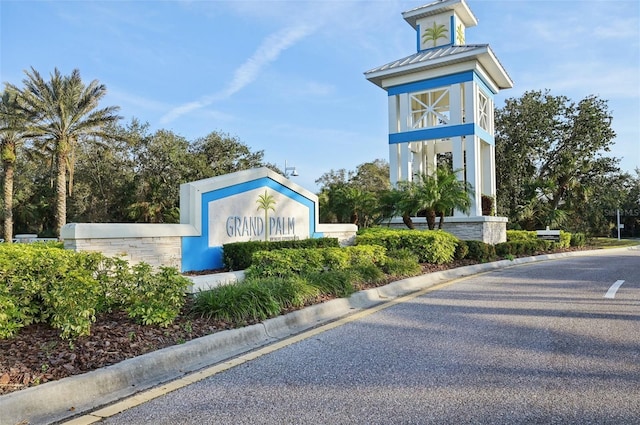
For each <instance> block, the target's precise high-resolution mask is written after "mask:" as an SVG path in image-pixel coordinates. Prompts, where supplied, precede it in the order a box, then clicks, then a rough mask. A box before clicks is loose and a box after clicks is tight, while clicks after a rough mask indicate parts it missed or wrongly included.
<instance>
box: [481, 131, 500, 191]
mask: <svg viewBox="0 0 640 425" xmlns="http://www.w3.org/2000/svg"><path fill="white" fill-rule="evenodd" d="M480 146H481V149H480V151H481V152H482V164H481V169H482V193H483V194H484V195H489V196H495V187H496V182H495V173H494V172H493V170H494V167H495V164H494V161H495V153H494V147H493V145H490V144H489V143H486V142H485V141H483V140H481V141H480Z"/></svg>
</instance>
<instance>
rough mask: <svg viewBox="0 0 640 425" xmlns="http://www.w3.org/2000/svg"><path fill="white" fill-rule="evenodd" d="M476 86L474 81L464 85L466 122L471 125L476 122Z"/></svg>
mask: <svg viewBox="0 0 640 425" xmlns="http://www.w3.org/2000/svg"><path fill="white" fill-rule="evenodd" d="M476 90H477V88H476V85H475V83H474V82H473V81H467V82H466V83H464V122H465V124H470V123H472V122H476V114H477V111H476V99H477V93H476Z"/></svg>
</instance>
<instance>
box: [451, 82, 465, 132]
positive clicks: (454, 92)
mask: <svg viewBox="0 0 640 425" xmlns="http://www.w3.org/2000/svg"><path fill="white" fill-rule="evenodd" d="M461 88H462V85H461V84H453V85H451V87H450V88H449V119H450V123H449V124H450V125H458V124H462V101H463V99H462V96H461Z"/></svg>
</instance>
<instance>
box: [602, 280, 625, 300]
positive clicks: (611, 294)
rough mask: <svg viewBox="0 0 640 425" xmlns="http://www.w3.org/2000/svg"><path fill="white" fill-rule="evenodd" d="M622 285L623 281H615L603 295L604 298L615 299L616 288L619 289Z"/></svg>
mask: <svg viewBox="0 0 640 425" xmlns="http://www.w3.org/2000/svg"><path fill="white" fill-rule="evenodd" d="M623 283H624V280H616V283H614V284H613V285H611V287H610V288H609V290H608V291H607V293H606V294H604V297H605V298H615V297H616V292H617V291H618V288H620V287H621V286H622V284H623Z"/></svg>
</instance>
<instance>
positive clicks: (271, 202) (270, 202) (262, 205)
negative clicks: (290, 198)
mask: <svg viewBox="0 0 640 425" xmlns="http://www.w3.org/2000/svg"><path fill="white" fill-rule="evenodd" d="M256 204H258V208H257V209H256V211H260V210H264V240H265V241H268V240H269V233H270V232H269V210H271V211H273V212H274V213H275V212H276V209H275V205H276V200H275V199H274V198H273V196H271V195H269V194H268V193H267V190H266V189H265V190H264V194H263V195H259V196H258V200H257V201H256Z"/></svg>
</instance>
